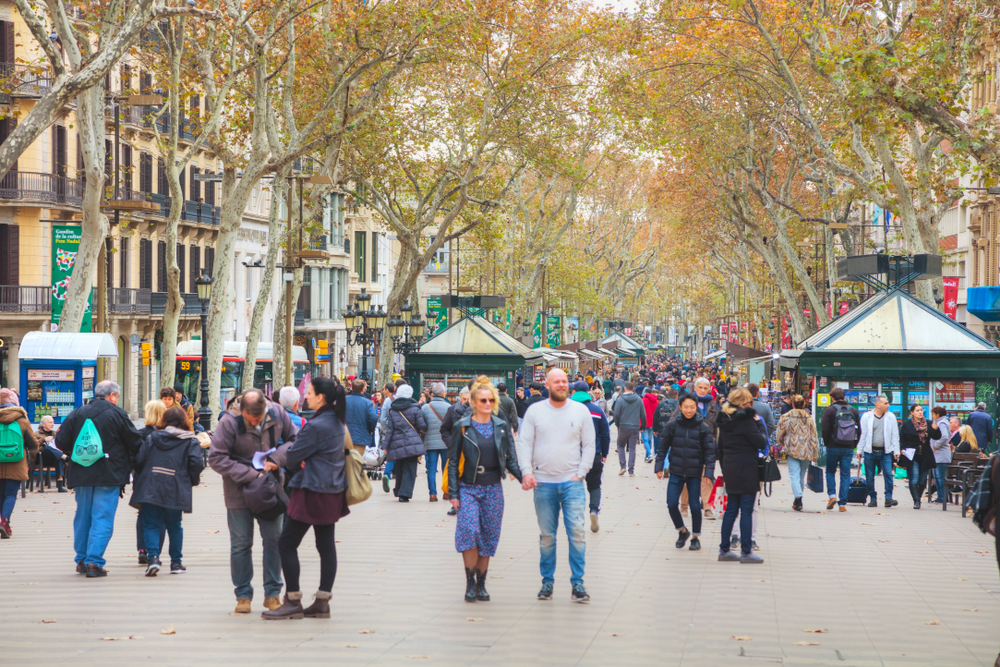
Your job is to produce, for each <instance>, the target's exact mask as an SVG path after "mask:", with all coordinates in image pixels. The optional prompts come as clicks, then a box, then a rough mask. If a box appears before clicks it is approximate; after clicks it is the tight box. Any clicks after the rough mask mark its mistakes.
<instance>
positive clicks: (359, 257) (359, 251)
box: [354, 232, 366, 283]
mask: <svg viewBox="0 0 1000 667" xmlns="http://www.w3.org/2000/svg"><path fill="white" fill-rule="evenodd" d="M365 236H366V234H365V233H364V232H354V272H355V273H356V274H358V282H361V283H363V282H365Z"/></svg>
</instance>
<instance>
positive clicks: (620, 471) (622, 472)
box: [618, 468, 626, 477]
mask: <svg viewBox="0 0 1000 667" xmlns="http://www.w3.org/2000/svg"><path fill="white" fill-rule="evenodd" d="M625 472H626V471H625V468H622V469H621V470H619V471H618V476H619V477H621V476H622V475H624V474H625Z"/></svg>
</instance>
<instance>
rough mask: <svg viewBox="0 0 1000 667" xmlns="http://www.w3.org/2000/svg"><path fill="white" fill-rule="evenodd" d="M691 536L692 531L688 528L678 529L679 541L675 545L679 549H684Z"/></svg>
mask: <svg viewBox="0 0 1000 667" xmlns="http://www.w3.org/2000/svg"><path fill="white" fill-rule="evenodd" d="M689 537H691V532H690V531H689V530H688V529H687V528H685V529H684V530H680V531H677V541H676V542H675V543H674V546H675V547H677V548H678V549H683V548H684V545H685V544H687V541H688V538H689Z"/></svg>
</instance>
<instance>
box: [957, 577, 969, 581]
mask: <svg viewBox="0 0 1000 667" xmlns="http://www.w3.org/2000/svg"><path fill="white" fill-rule="evenodd" d="M958 581H968V579H963V578H962V577H959V578H958Z"/></svg>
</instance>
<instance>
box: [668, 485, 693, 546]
mask: <svg viewBox="0 0 1000 667" xmlns="http://www.w3.org/2000/svg"><path fill="white" fill-rule="evenodd" d="M685 486H686V487H687V490H688V503H690V507H691V528H692V533H691V534H692V535H694V536H695V537H698V536H699V535H701V477H681V476H680V475H671V476H670V478H669V479H668V481H667V511H668V512H670V518H671V519H673V521H674V528H676V529H677V530H683V529H684V518H683V517H682V516H681V511H680V510H679V509H677V506H678V505H679V504H680V502H681V491H682V490H683V489H684V487H685Z"/></svg>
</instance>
